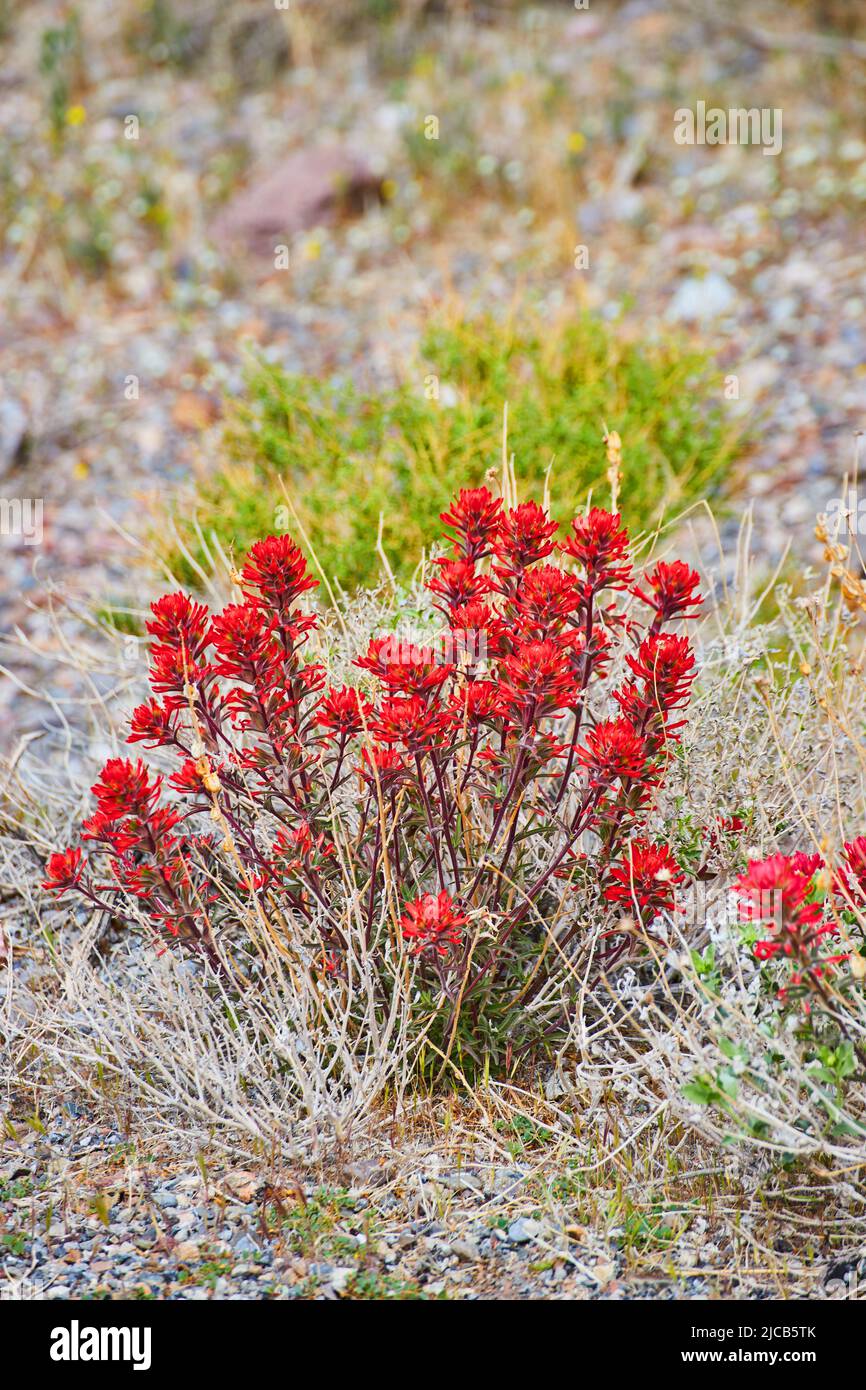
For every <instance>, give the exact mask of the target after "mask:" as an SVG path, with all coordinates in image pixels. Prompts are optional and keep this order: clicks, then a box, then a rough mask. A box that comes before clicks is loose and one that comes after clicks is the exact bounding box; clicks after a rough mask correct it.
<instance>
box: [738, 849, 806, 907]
mask: <svg viewBox="0 0 866 1390" xmlns="http://www.w3.org/2000/svg"><path fill="white" fill-rule="evenodd" d="M811 878H812V874H811V873H809V874H808V875H807V874H804V873H802V872H801V870H800V869H799V868H798V867H797V866H796V865H795V864H794V862H793V859H792V858H791V857H790V856H788V855H785V854H771V855H770V857H769V858H768V859H763V860H757V859H752V860H750V861H749V867H748V869H747V870H746V872H745V873H744V874H741V875H740V877H739V878H738V879H737V881H736V884H735V888H736V891H737V895H738V897H739V899H740V916H741V918H742V919H743V920H744V921H753V922H767V921H770V922H772V921H776V922H779V921H782V920H784V919H786V918H790V917H793V916H794V915H795V914H796V915H799V916H800V918H801V920H803V921H805V922H808V923H814V922H816V921H817V920H818V919H819V918H820V916H821V908H820V906H819V904H817V903H809V904H807V903H805V901H804V900H805V899H806V898H807V897H808V895H809V891H810V888H811Z"/></svg>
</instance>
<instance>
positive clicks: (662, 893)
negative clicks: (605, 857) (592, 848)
mask: <svg viewBox="0 0 866 1390" xmlns="http://www.w3.org/2000/svg"><path fill="white" fill-rule="evenodd" d="M682 881H683V872H682V869H681V868H680V866H679V865H678V864H677V862H676V860H675V859H674V857H673V855H672V854H671V852H670V850H669V849H668V847H667V846H666V845H658V844H652V843H651V841H649V840H645V839H642V838H640V837H638V838H636V839H634V840H630V841H629V843H628V845H627V846H626V849H625V852H624V854H623V855H622V857H621V858H620V859H619V860H618V861H617V862H616V863H615V864H614V865H612V867H611V868H610V869H609V870H608V873H607V877H606V881H605V886H604V896H605V898H607V900H608V902H614V903H624V904H630V905H631V906H632V908H633V909H634V910H635V911H636V912H637V914H638V916H639V917H640V919H641V921H643V922H644V923H649V922H651V921H652V919H653V918H654V917H657V916H658V915H659V913H661V912H673V911H674V909H675V906H676V902H675V895H674V890H675V888H676V886H677V884H678V883H682Z"/></svg>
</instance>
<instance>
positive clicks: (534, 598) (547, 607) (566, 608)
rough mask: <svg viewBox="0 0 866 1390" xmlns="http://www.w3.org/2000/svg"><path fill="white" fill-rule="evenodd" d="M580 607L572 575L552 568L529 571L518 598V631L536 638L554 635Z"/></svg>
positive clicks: (551, 566) (578, 590)
mask: <svg viewBox="0 0 866 1390" xmlns="http://www.w3.org/2000/svg"><path fill="white" fill-rule="evenodd" d="M580 605H581V593H580V589H579V586H578V583H577V581H576V579H575V577H574V575H573V574H566V573H565V571H564V570H561V569H557V567H556V566H555V565H540V566H539V567H538V569H533V570H529V572H528V573H527V574H526V576H525V577H524V580H523V584H522V585H521V588H520V593H519V594H518V596H517V600H516V608H517V622H518V624H519V626H520V628H521V631H523V632H526V633H532V634H533V635H537V636H538V637H549V636H552V635H553V634H554V633H555V632H557V631H558V630H559V629H560V628H561V626H562V623H563V621H564V619H565V618H567V617H568V616H569V615H570V614H571V613H574V612H576V610H577V609H578V608H579V607H580Z"/></svg>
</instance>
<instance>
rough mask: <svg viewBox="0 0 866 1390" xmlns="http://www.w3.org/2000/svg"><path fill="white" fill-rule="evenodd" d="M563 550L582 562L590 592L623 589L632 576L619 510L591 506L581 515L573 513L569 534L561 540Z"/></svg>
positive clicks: (626, 539)
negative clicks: (607, 510) (574, 515)
mask: <svg viewBox="0 0 866 1390" xmlns="http://www.w3.org/2000/svg"><path fill="white" fill-rule="evenodd" d="M562 549H563V550H564V552H565V554H566V555H570V556H571V557H572V559H574V560H578V561H579V562H580V563H581V564H582V565H583V567H584V569H585V571H586V581H587V584H588V586H589V587H590V589H591V590H592V592H597V591H598V590H599V589H624V588H625V586H626V584H627V583H628V581H629V579H630V578H631V563H630V561H629V558H628V532H627V531H626V529H625V527H624V526H622V525H621V518H620V515H619V512H606V511H603V510H602V509H601V507H593V508H592V509H591V510H590V511H588V512H586V513H584V514H583V515H582V516H576V517H575V518H574V520H573V521H572V523H571V535H570V536H569V537H568V539H567V540H565V541H563V543H562Z"/></svg>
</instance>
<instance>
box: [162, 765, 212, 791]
mask: <svg viewBox="0 0 866 1390" xmlns="http://www.w3.org/2000/svg"><path fill="white" fill-rule="evenodd" d="M168 784H169V786H170V787H173V788H174V790H175V791H177V792H181V793H182V794H183V795H184V796H200V795H201V794H202V793H203V791H204V783H203V779H202V775H201V773H200V772H199V770H198V768H197V767H196V765H195V763H194V762H193V761H192V759H191V758H186V759H185V760H184V763H183V766H182V767H181V769H180V772H174V773H172V775H171V777H169V779H168Z"/></svg>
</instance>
